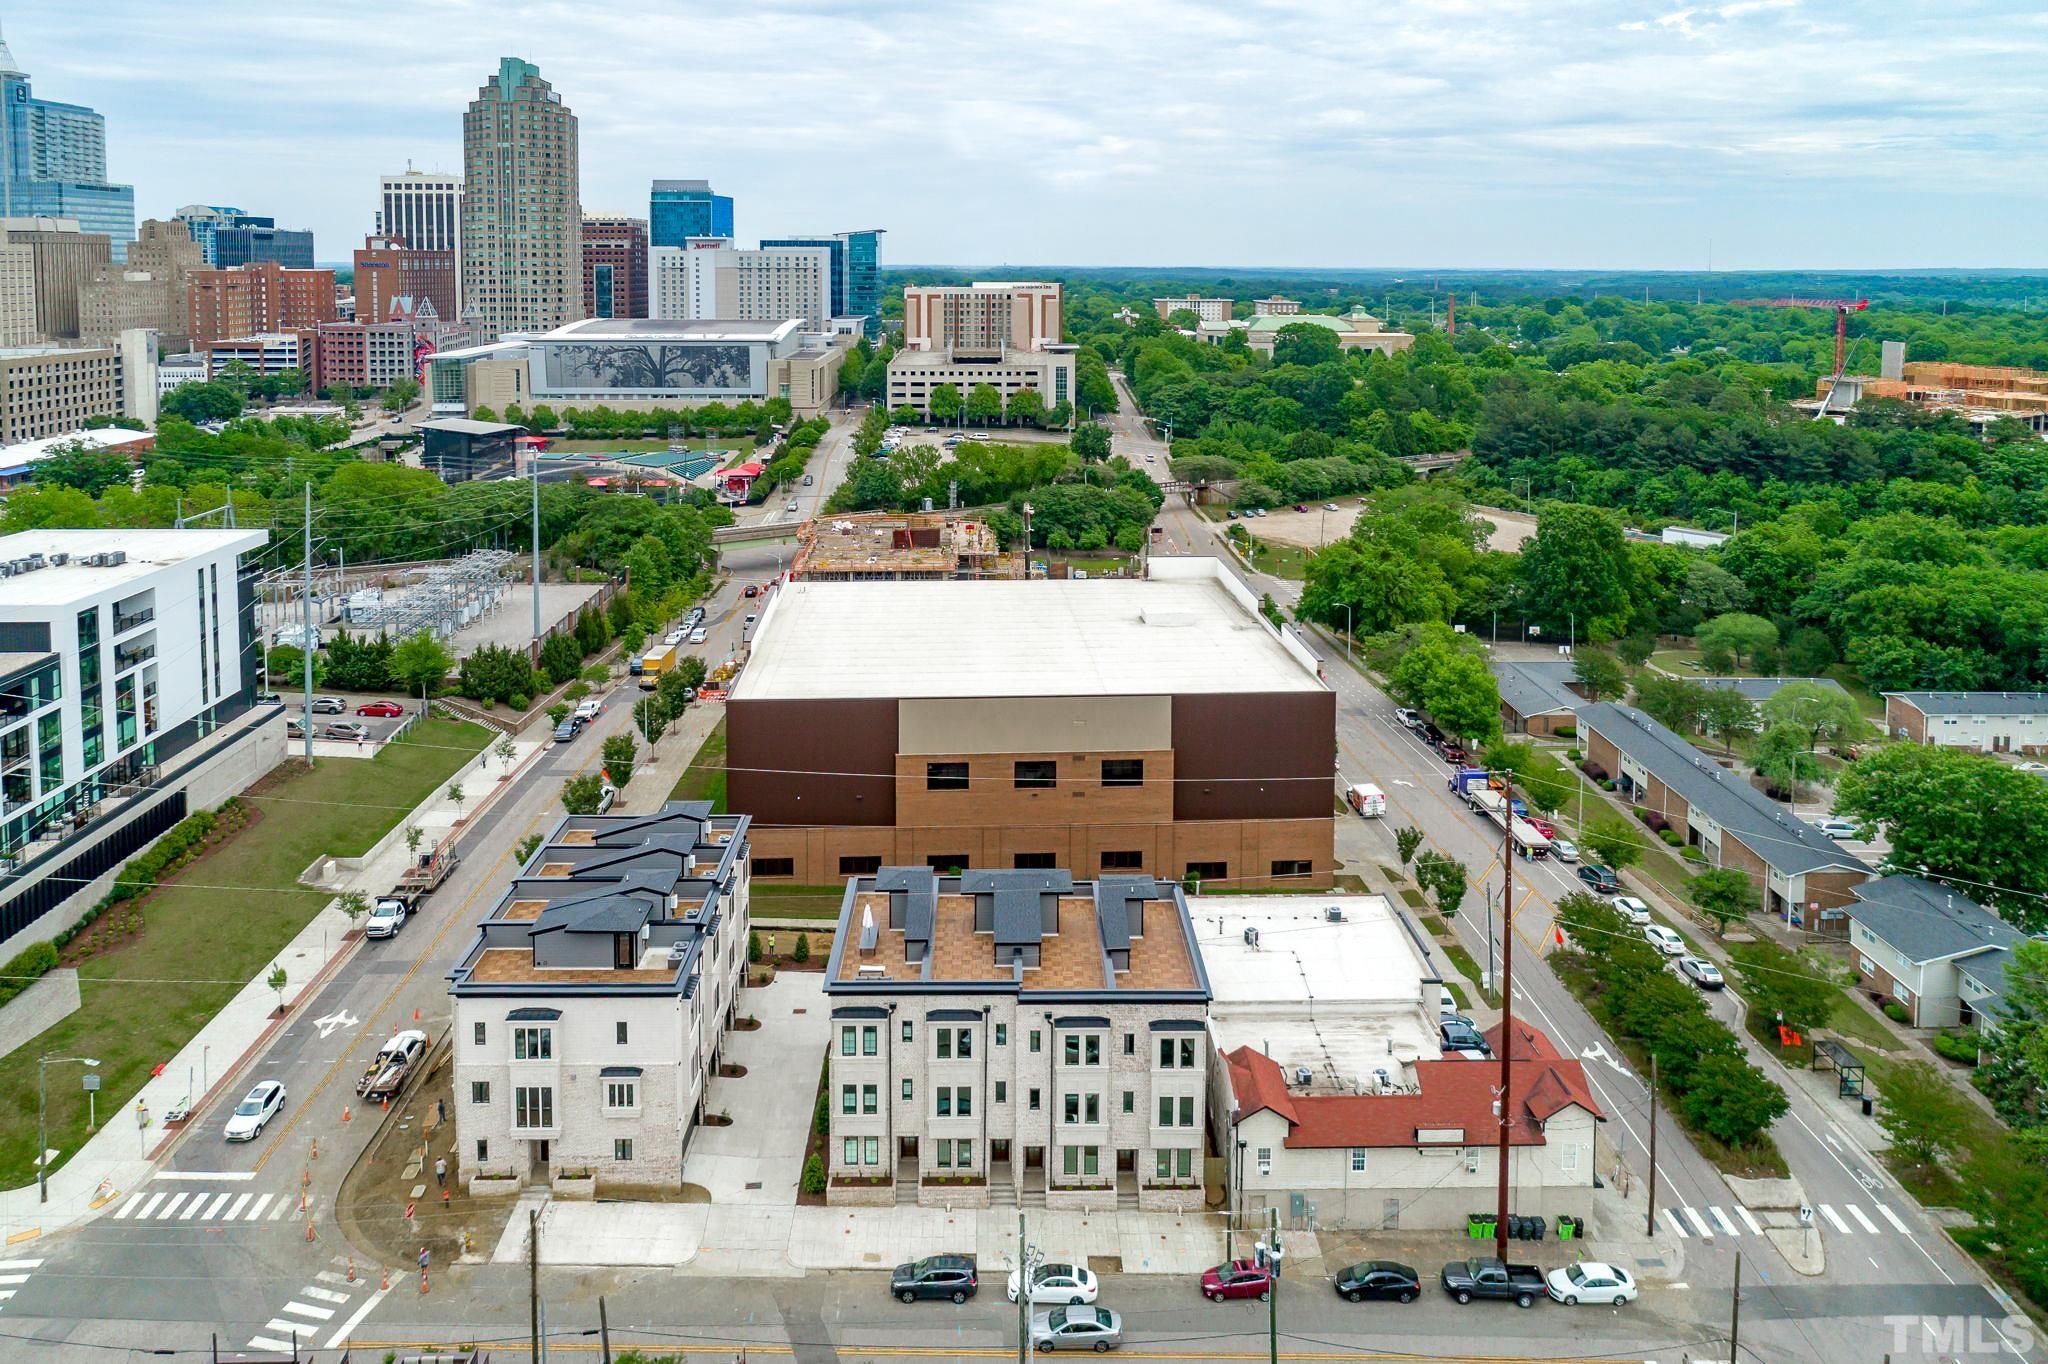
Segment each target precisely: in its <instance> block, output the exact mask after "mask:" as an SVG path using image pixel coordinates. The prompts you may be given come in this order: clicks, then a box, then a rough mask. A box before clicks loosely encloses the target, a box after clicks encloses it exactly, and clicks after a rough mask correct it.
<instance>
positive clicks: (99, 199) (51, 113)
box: [0, 39, 135, 261]
mask: <svg viewBox="0 0 2048 1364" xmlns="http://www.w3.org/2000/svg"><path fill="white" fill-rule="evenodd" d="M0 213H4V214H5V215H6V216H8V217H17V218H26V217H38V218H75V219H77V220H78V226H79V230H80V231H83V232H104V233H105V234H106V235H107V236H108V238H110V239H111V241H112V243H113V252H114V259H115V260H117V261H125V260H126V259H127V258H128V243H129V242H131V241H133V240H135V187H134V186H133V185H116V184H112V183H110V182H109V181H108V180H107V121H106V119H104V118H102V117H101V116H100V115H99V113H98V112H97V111H95V110H92V109H88V108H86V107H85V106H84V105H82V104H59V103H57V102H55V101H54V100H46V99H37V98H36V97H35V96H34V95H33V94H32V93H31V92H30V90H29V83H28V73H27V72H26V71H23V70H22V69H21V67H20V65H19V64H18V63H17V62H16V61H15V60H14V53H13V52H12V51H10V50H9V49H8V46H7V43H6V40H5V39H0Z"/></svg>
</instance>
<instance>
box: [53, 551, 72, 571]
mask: <svg viewBox="0 0 2048 1364" xmlns="http://www.w3.org/2000/svg"><path fill="white" fill-rule="evenodd" d="M50 562H51V563H52V564H54V565H56V566H57V567H58V568H62V567H64V565H66V564H68V563H70V562H71V556H70V555H69V554H52V555H51V556H50Z"/></svg>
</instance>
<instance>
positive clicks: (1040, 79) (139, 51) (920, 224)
mask: <svg viewBox="0 0 2048 1364" xmlns="http://www.w3.org/2000/svg"><path fill="white" fill-rule="evenodd" d="M88 9H89V10H90V12H91V19H90V22H81V17H82V12H83V11H84V10H88ZM0 25H4V28H0V31H4V36H5V37H6V39H7V41H8V44H9V45H10V46H11V48H12V49H13V52H14V55H15V57H16V59H17V61H18V63H19V64H20V65H21V66H23V67H25V68H26V69H27V70H28V72H29V74H30V76H31V78H32V80H33V82H34V87H35V92H36V94H37V95H39V96H41V97H43V98H46V99H57V100H68V101H72V102H76V103H82V104H89V105H93V106H95V107H96V108H98V109H99V110H100V111H101V112H102V113H104V114H105V115H106V118H107V128H108V143H109V146H108V158H109V163H110V174H111V175H112V177H113V178H114V179H115V180H118V181H125V182H130V183H133V184H134V186H135V193H136V211H137V216H138V218H142V217H166V216H169V214H170V213H171V212H173V211H174V210H175V209H177V208H178V207H179V206H180V205H183V204H187V203H195V202H200V203H213V204H227V205H233V206H237V207H240V208H243V209H246V210H248V211H250V212H253V213H267V214H272V215H274V216H275V217H276V218H277V220H278V222H279V224H280V225H281V226H290V227H310V228H312V229H313V231H314V232H315V234H316V237H315V241H316V250H317V254H318V256H319V258H320V259H321V260H323V261H337V260H339V261H345V260H346V259H347V258H348V254H349V252H350V251H351V250H353V249H354V248H355V247H356V246H359V245H361V238H362V235H363V234H364V233H366V232H368V231H369V230H370V228H371V226H372V222H371V215H372V213H373V212H374V210H375V208H376V192H377V177H378V176H379V175H380V174H386V173H392V172H396V171H401V170H403V169H405V167H406V165H407V163H408V162H410V163H411V164H413V165H415V166H418V167H420V168H423V169H435V170H441V169H460V164H461V155H462V148H461V116H462V111H463V108H464V106H465V105H466V104H467V102H468V101H469V100H471V99H473V98H474V97H475V95H476V91H477V87H478V86H479V85H481V84H482V83H483V82H484V81H485V80H486V79H487V78H488V77H489V75H490V73H491V72H492V71H493V70H494V69H495V68H496V66H497V62H498V59H499V58H500V57H502V56H519V57H523V58H525V59H527V60H528V61H531V62H533V63H535V64H536V65H538V66H539V67H540V70H541V74H542V75H543V76H544V77H545V78H546V79H548V80H549V81H550V82H552V83H553V85H554V87H555V89H556V90H557V91H559V92H560V94H561V95H562V98H563V100H564V101H565V102H566V103H567V104H568V105H569V106H570V108H571V109H573V110H574V111H575V113H576V114H577V116H578V118H579V119H580V121H581V148H582V152H581V154H582V166H583V170H582V201H583V207H584V210H585V211H586V212H604V213H632V214H634V215H636V216H643V217H644V216H645V215H646V212H647V192H648V182H649V181H650V180H653V179H657V178H703V179H708V180H710V181H711V182H712V184H713V186H714V188H716V189H717V190H718V191H719V192H720V193H726V194H731V195H733V196H734V198H735V200H736V201H737V207H736V231H737V234H738V236H739V237H740V239H741V242H742V244H751V243H752V242H753V240H754V239H756V238H758V237H761V236H772V235H777V234H780V233H785V232H811V231H837V230H844V229H849V228H865V227H882V228H885V229H887V232H888V235H887V236H886V237H885V238H884V239H883V263H884V265H885V266H886V265H904V264H913V263H915V264H953V265H979V266H987V265H997V264H1003V263H1015V264H1042V265H1072V266H1089V265H1103V266H1115V265H1151V266H1217V267H1238V268H1243V267H1250V266H1261V265H1265V266H1276V267H1290V268H1304V267H1307V268H1313V267H1326V268H1414V267H1425V266H1436V267H1441V268H1467V269H1478V268H1517V269H1531V268H1563V269H1675V270H1697V269H1701V268H1706V267H1709V266H1711V267H1713V268H1716V269H1729V270H1739V269H1859V270H1870V269H1891V268H1906V269H1929V268H1945V267H1947V268H1998V267H2005V268H2027V267H2039V266H2043V265H2048V245H2044V233H2043V230H2042V225H2043V224H2044V223H2048V212H2044V209H2048V175H2044V174H2043V171H2044V169H2048V100H2044V99H2043V98H2042V97H2041V89H2042V87H2041V79H2040V73H2041V71H2042V70H2043V69H2048V7H2044V6H2042V5H2040V4H2039V3H2038V2H2037V0H2035V2H2034V3H2029V2H2028V0H2019V2H2017V3H1972V2H1971V0H1950V2H1949V3H1943V4H1928V3H1925V2H1924V0H1921V3H1915V4H1894V3H1889V2H1882V3H1870V2H1868V0H1852V2H1851V3H1848V4H1844V3H1841V0H1827V2H1826V3H1811V4H1809V3H1802V0H1729V3H1721V4H1705V3H1688V2H1687V0H1634V2H1630V0H1621V2H1620V3H1607V2H1606V0H1407V2H1406V3H1399V4H1381V3H1374V2H1373V0H1284V2H1283V0H1225V2H1224V3H1211V2H1210V0H1006V2H1005V3H1002V4H986V3H974V2H973V0H966V2H965V3H963V2H962V0H945V2H941V0H800V2H797V0H742V2H741V3H737V4H734V3H725V4H720V5H715V6H714V5H708V4H699V3H688V4H685V3H676V2H675V0H631V2H630V3H612V4H604V3H598V2H597V0H559V2H558V3H547V2H545V0H489V3H472V0H405V2H404V3H387V0H350V3H347V4H335V3H317V2H316V3H294V2H293V0H286V3H278V2H277V0H265V2H264V3H250V2H249V0H213V2H212V3H210V4H208V5H206V6H203V7H202V8H201V9H198V10H195V9H194V8H193V7H192V6H191V5H189V4H174V3H170V0H84V3H83V4H81V0H15V2H14V3H12V4H9V5H7V6H6V7H5V9H4V10H0Z"/></svg>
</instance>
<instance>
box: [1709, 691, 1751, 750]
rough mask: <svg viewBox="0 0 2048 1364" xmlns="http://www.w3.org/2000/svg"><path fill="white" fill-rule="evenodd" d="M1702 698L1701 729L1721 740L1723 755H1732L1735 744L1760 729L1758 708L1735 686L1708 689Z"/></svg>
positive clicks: (1711, 736)
mask: <svg viewBox="0 0 2048 1364" xmlns="http://www.w3.org/2000/svg"><path fill="white" fill-rule="evenodd" d="M1702 690H1703V691H1704V693H1705V694H1704V695H1703V696H1701V697H1700V715H1699V726H1700V730H1701V731H1702V732H1703V733H1705V734H1706V735H1707V736H1708V737H1710V738H1712V739H1714V740H1716V741H1718V742H1719V743H1720V745H1721V748H1722V750H1723V751H1724V752H1733V751H1734V750H1733V748H1732V745H1733V743H1734V741H1735V740H1736V739H1737V738H1738V737H1740V736H1742V735H1744V734H1754V733H1756V732H1757V730H1758V729H1759V728H1761V726H1760V725H1759V724H1758V722H1757V712H1756V706H1755V705H1753V704H1752V703H1751V702H1750V699H1749V698H1748V697H1747V696H1744V695H1743V694H1742V693H1741V692H1739V691H1736V690H1735V689H1734V688H1733V687H1706V688H1703V689H1702Z"/></svg>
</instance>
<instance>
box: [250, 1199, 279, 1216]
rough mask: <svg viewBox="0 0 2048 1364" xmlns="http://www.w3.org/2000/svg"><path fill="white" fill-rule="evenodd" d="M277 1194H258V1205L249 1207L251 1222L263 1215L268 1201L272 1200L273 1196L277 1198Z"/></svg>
mask: <svg viewBox="0 0 2048 1364" xmlns="http://www.w3.org/2000/svg"><path fill="white" fill-rule="evenodd" d="M276 1196H277V1195H275V1194H259V1195H257V1198H256V1206H255V1207H253V1208H251V1209H249V1220H250V1221H251V1222H254V1221H255V1220H256V1219H257V1217H258V1216H259V1215H261V1214H262V1212H263V1209H264V1206H265V1205H266V1204H268V1203H269V1202H270V1200H271V1199H273V1198H275V1197H276Z"/></svg>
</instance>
